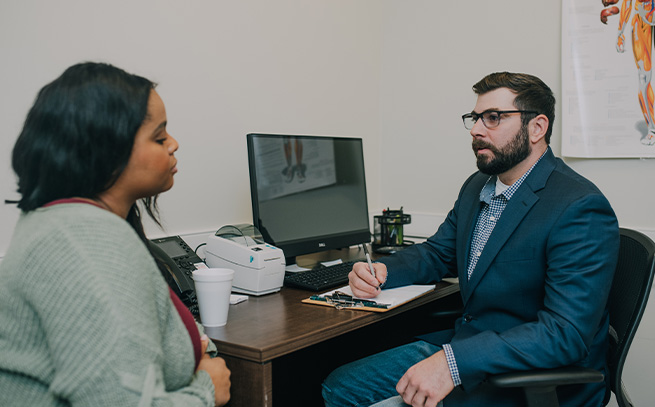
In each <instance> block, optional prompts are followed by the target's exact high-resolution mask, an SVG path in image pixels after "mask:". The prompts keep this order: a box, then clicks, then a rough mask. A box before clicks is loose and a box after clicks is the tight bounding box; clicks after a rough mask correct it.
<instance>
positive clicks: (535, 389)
mask: <svg viewBox="0 0 655 407" xmlns="http://www.w3.org/2000/svg"><path fill="white" fill-rule="evenodd" d="M620 233H621V244H620V249H619V261H618V264H617V266H616V273H615V275H614V280H613V281H612V289H611V291H610V297H609V314H610V351H609V353H608V359H607V362H608V366H609V372H610V386H611V390H612V392H614V395H615V396H616V401H617V403H618V405H619V407H632V402H631V401H630V398H629V397H628V394H627V392H626V390H625V388H624V387H623V382H622V381H621V375H622V374H623V364H624V363H625V359H626V357H627V355H628V350H629V349H630V345H631V343H632V339H633V338H634V336H635V333H636V332H637V328H638V327H639V321H640V320H641V317H642V315H643V314H644V310H645V308H646V302H647V301H648V295H649V293H650V289H651V286H652V284H653V275H654V274H655V261H654V255H655V243H654V242H653V241H652V240H651V239H650V238H648V236H646V235H644V234H642V233H640V232H637V231H634V230H630V229H624V228H621V229H620ZM603 380H604V377H603V374H602V373H600V372H598V371H596V370H594V369H588V368H582V367H575V366H571V367H565V368H559V369H550V370H539V371H527V372H512V373H506V374H501V375H495V376H492V377H490V378H489V382H491V383H492V384H493V385H494V386H497V387H513V388H516V387H521V388H523V391H524V394H525V397H526V400H527V406H528V407H542V406H543V407H546V406H547V407H550V406H558V405H559V404H558V401H557V393H556V388H557V386H559V385H567V384H581V383H592V382H600V381H603Z"/></svg>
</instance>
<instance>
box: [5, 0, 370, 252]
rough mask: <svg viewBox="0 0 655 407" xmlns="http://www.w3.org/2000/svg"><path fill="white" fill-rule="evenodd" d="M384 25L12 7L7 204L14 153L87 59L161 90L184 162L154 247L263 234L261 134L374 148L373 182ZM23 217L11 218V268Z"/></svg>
mask: <svg viewBox="0 0 655 407" xmlns="http://www.w3.org/2000/svg"><path fill="white" fill-rule="evenodd" d="M379 14H380V7H379V6H378V5H377V3H376V1H374V0H365V1H349V0H336V1H335V0H318V1H316V0H315V1H311V2H307V1H303V0H277V1H274V2H273V1H265V0H240V1H220V0H219V1H215V0H202V1H200V0H199V1H191V2H180V1H173V0H165V1H152V0H149V1H131V0H119V1H112V2H106V1H88V0H58V1H56V2H51V1H44V0H21V1H3V2H2V3H0V55H2V64H0V89H2V98H1V99H0V147H2V148H0V157H1V159H0V163H1V164H0V196H1V197H2V198H3V199H11V198H15V197H17V194H16V193H15V192H14V191H15V180H14V176H13V172H12V171H11V168H10V156H11V148H12V146H13V143H14V141H15V139H16V137H17V135H18V133H19V131H20V128H21V126H22V122H23V120H24V118H25V115H26V113H27V110H28V108H29V106H30V105H31V103H32V102H33V100H34V97H35V95H36V92H37V91H38V89H40V88H41V87H42V86H43V85H45V84H46V83H47V82H49V81H51V80H53V79H54V78H55V77H57V76H58V75H59V74H60V73H61V72H62V71H63V70H64V69H65V68H66V67H67V66H69V65H71V64H73V63H76V62H80V61H86V60H99V61H106V62H110V63H113V64H115V65H117V66H119V67H122V68H124V69H126V70H128V71H130V72H135V73H138V74H141V75H144V76H146V77H148V78H150V79H152V80H154V81H155V82H158V83H159V86H158V91H159V93H160V95H161V96H162V98H163V99H164V102H165V104H166V108H167V113H168V121H169V130H170V133H171V134H172V135H174V136H175V137H176V138H177V139H178V141H179V143H180V149H179V152H178V153H177V157H178V160H179V164H178V169H179V172H178V174H177V175H176V185H175V187H174V188H173V189H172V190H171V191H170V192H168V193H166V194H164V195H162V197H161V200H160V202H161V212H162V217H163V220H164V223H165V226H166V231H165V232H161V231H159V230H157V229H156V228H152V227H150V228H149V230H150V232H151V235H152V236H153V237H154V236H156V235H166V234H183V233H189V232H196V231H199V230H202V231H211V230H216V229H218V228H219V227H220V226H222V225H225V224H231V223H240V222H252V220H251V219H252V215H251V210H250V189H249V179H248V165H247V157H246V134H247V133H249V132H270V133H285V134H287V133H288V134H331V135H339V136H346V137H361V138H363V139H364V140H365V143H364V145H365V152H364V153H365V157H366V171H367V173H369V174H372V176H373V177H374V176H375V174H377V173H378V161H379V153H378V149H377V147H376V144H377V138H378V133H379V116H378V114H379V109H378V101H379V95H378V93H379V84H380V78H379V76H380V73H379V72H380V70H379V53H380V32H381V18H380V15H379ZM369 193H370V196H371V197H372V198H371V205H372V206H375V207H379V204H378V203H377V199H378V196H379V191H378V190H377V188H376V187H375V184H372V185H371V187H370V189H369ZM17 214H18V211H17V210H16V209H15V207H13V206H7V205H0V225H2V227H0V256H2V255H3V254H4V252H5V250H6V247H7V245H8V243H9V239H10V234H11V229H12V226H13V224H14V223H15V219H16V217H17Z"/></svg>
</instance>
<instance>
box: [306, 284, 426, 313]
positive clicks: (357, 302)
mask: <svg viewBox="0 0 655 407" xmlns="http://www.w3.org/2000/svg"><path fill="white" fill-rule="evenodd" d="M434 287H435V285H434V284H432V285H407V286H403V287H396V288H390V289H388V290H382V292H380V294H379V295H378V296H377V297H375V298H369V299H363V298H357V297H353V296H352V291H351V290H350V287H349V286H344V287H341V288H337V289H336V290H332V291H328V292H325V293H323V294H318V295H312V296H311V297H309V298H305V299H304V300H302V302H303V303H305V304H315V305H323V306H328V307H333V308H337V309H350V310H357V311H372V312H387V311H389V310H391V309H394V308H396V307H398V306H401V305H403V304H405V303H408V302H410V301H412V300H413V299H415V298H418V297H420V296H422V295H425V294H427V293H429V292H430V291H432V290H434Z"/></svg>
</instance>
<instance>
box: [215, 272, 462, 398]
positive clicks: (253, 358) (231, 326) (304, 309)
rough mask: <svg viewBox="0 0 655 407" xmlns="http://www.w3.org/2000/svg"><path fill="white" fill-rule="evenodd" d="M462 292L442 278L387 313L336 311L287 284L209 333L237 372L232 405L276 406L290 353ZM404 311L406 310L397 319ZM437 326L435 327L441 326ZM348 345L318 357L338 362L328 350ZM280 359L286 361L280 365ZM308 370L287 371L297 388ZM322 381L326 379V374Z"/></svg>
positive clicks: (236, 310)
mask: <svg viewBox="0 0 655 407" xmlns="http://www.w3.org/2000/svg"><path fill="white" fill-rule="evenodd" d="M458 291H459V286H458V285H456V284H449V283H440V284H439V285H437V288H436V289H435V290H434V291H432V292H430V293H429V294H427V295H424V296H422V297H420V298H418V299H416V300H414V301H411V302H409V303H407V304H404V305H402V306H400V307H398V308H395V309H392V310H390V311H388V312H384V313H377V312H364V311H353V310H336V309H334V308H330V307H322V306H317V305H311V304H303V303H301V300H302V299H304V298H307V297H309V296H310V295H312V294H314V293H312V292H309V291H304V290H298V289H293V288H287V287H284V288H282V290H281V291H280V292H278V293H274V294H269V295H265V296H262V297H254V296H250V297H249V299H248V301H245V302H243V303H240V304H236V305H231V306H230V311H229V314H228V322H227V325H226V326H224V327H219V328H211V329H207V334H208V335H209V337H210V338H212V340H213V341H214V342H215V343H216V346H217V347H218V350H219V352H220V355H221V356H222V357H223V358H225V360H226V362H227V365H228V367H229V368H230V369H231V371H232V376H231V380H232V389H231V395H232V401H231V402H230V406H231V407H238V406H247V407H257V406H272V405H273V387H274V382H276V383H278V382H279V383H281V384H280V386H283V385H284V378H282V377H281V378H279V380H277V379H276V378H274V370H275V373H276V374H277V372H278V371H279V372H280V375H282V374H283V370H284V368H283V363H290V362H289V359H288V356H292V355H293V354H294V353H298V352H299V351H301V350H303V349H307V348H311V347H312V346H316V345H318V344H322V343H328V342H329V341H330V340H331V339H334V338H339V337H342V336H344V335H346V334H348V333H351V332H354V331H357V330H361V329H363V328H365V327H367V326H371V325H377V324H380V323H381V322H382V321H388V322H389V323H391V324H396V323H399V322H400V320H405V321H406V320H407V318H405V316H407V315H409V314H408V313H410V312H411V311H412V310H418V309H420V308H421V307H423V306H426V305H429V304H431V303H433V302H434V301H436V300H438V299H441V298H444V297H447V296H449V295H451V294H454V293H457V292H458ZM400 314H405V315H404V316H403V318H396V317H398V316H399V315H400ZM431 328H432V329H430V330H432V331H434V330H436V329H434V327H431ZM385 329H388V328H385ZM402 331H403V332H406V330H402ZM382 345H384V346H385V347H391V346H392V343H391V342H390V341H386V340H385V342H384V343H383V344H382ZM342 348H343V347H342ZM342 348H338V349H330V348H326V349H322V350H321V351H320V352H319V353H321V355H319V357H318V359H328V360H329V359H331V360H332V361H336V360H337V358H336V355H332V354H325V352H330V353H332V352H334V353H341V351H342ZM369 349H370V350H374V349H373V348H369ZM357 356H359V355H356V356H355V357H357ZM285 357H287V358H286V359H285ZM301 358H302V356H301ZM315 362H316V361H313V360H312V361H310V360H301V361H300V363H299V364H298V366H300V365H302V364H304V366H305V369H309V370H311V369H312V365H313V363H315ZM292 363H293V362H292ZM276 364H279V365H280V367H279V369H278V368H277V366H276ZM322 367H323V368H325V369H329V370H330V371H331V369H332V368H333V367H332V366H329V363H328V364H322ZM334 367H336V366H334ZM303 375H304V373H303V372H302V371H296V372H293V374H285V376H296V378H295V379H294V378H291V379H292V380H291V381H292V382H296V386H295V387H296V390H297V388H298V387H303V386H305V384H303V383H301V382H298V381H297V379H302V378H303ZM287 379H289V378H288V377H287ZM316 380H321V381H322V378H318V379H316ZM316 380H315V381H316ZM315 385H316V384H315V383H313V384H312V386H315ZM319 385H320V383H319ZM276 390H277V386H276ZM312 391H313V392H317V393H318V394H316V397H320V386H319V387H314V388H313V390H312ZM277 399H278V394H277V393H276V400H277Z"/></svg>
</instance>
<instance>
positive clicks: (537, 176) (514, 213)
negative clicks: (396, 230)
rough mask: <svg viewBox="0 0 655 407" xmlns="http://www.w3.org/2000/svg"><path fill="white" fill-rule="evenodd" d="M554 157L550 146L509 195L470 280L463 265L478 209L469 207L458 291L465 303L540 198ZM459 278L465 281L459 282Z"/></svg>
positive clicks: (465, 262) (466, 259) (553, 164)
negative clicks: (510, 195)
mask: <svg viewBox="0 0 655 407" xmlns="http://www.w3.org/2000/svg"><path fill="white" fill-rule="evenodd" d="M555 164H556V158H555V156H554V155H553V153H552V151H551V150H550V148H549V149H548V151H547V152H546V155H545V156H544V157H543V158H542V159H541V161H540V162H539V164H538V165H537V166H536V167H534V169H533V170H532V172H531V173H530V175H528V177H527V178H526V179H525V180H524V181H523V184H522V185H521V186H520V187H519V189H517V190H516V192H515V193H514V195H513V196H512V198H511V199H510V200H509V202H508V203H507V206H506V207H505V210H504V211H503V214H502V215H501V216H500V219H499V220H498V223H496V226H495V227H494V230H493V232H491V235H490V236H489V240H487V244H486V245H485V247H484V249H483V250H482V255H481V256H480V259H478V262H477V264H476V265H475V269H474V270H473V273H472V274H471V279H470V280H468V279H467V278H466V267H467V264H468V253H469V250H470V246H471V240H472V236H473V228H474V227H475V222H476V221H477V218H478V215H477V214H478V213H479V211H480V210H479V207H478V209H477V210H471V212H469V213H475V215H474V216H471V217H470V219H472V220H471V221H469V222H466V224H465V225H463V226H464V230H465V231H467V233H468V239H465V241H466V245H467V246H466V248H465V250H463V251H464V252H465V253H466V258H465V259H464V262H463V263H460V264H463V265H464V266H463V269H464V273H461V272H460V279H459V284H460V290H461V292H462V297H463V299H464V302H465V303H466V301H468V299H469V297H470V296H471V294H472V293H473V291H474V290H475V288H476V287H477V285H478V284H479V283H480V281H481V280H482V278H483V277H484V275H485V274H486V272H487V270H489V267H490V266H491V264H492V263H493V261H494V259H495V258H496V255H498V252H499V251H500V250H501V249H502V248H503V246H504V245H505V243H506V242H507V240H508V239H509V238H510V236H511V235H512V233H514V230H516V228H517V227H518V225H519V224H520V223H521V222H522V221H523V218H525V216H526V215H527V214H528V212H530V209H532V207H533V206H534V205H535V204H536V203H537V202H538V201H539V197H538V196H537V195H536V192H537V191H539V190H540V189H542V188H543V187H544V186H545V185H546V181H547V180H548V177H549V176H550V174H551V173H552V171H553V169H554V168H555ZM462 280H465V282H464V284H462Z"/></svg>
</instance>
